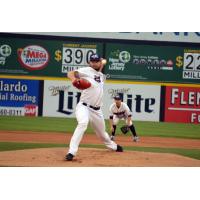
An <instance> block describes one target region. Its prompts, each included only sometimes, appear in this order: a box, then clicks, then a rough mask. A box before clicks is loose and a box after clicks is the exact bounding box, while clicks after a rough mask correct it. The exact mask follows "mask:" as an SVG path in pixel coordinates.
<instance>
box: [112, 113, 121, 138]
mask: <svg viewBox="0 0 200 200" xmlns="http://www.w3.org/2000/svg"><path fill="white" fill-rule="evenodd" d="M118 122H119V118H118V117H117V116H116V115H114V116H113V131H112V133H111V137H110V139H111V140H113V141H114V140H115V132H116V129H117V124H118Z"/></svg>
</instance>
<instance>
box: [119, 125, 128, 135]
mask: <svg viewBox="0 0 200 200" xmlns="http://www.w3.org/2000/svg"><path fill="white" fill-rule="evenodd" d="M120 129H121V131H122V133H123V134H126V133H128V132H129V127H128V126H127V125H125V126H122V127H121V128H120Z"/></svg>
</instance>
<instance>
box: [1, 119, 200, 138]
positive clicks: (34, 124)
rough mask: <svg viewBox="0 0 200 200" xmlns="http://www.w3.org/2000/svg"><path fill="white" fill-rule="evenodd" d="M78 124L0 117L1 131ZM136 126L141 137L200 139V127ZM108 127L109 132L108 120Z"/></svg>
mask: <svg viewBox="0 0 200 200" xmlns="http://www.w3.org/2000/svg"><path fill="white" fill-rule="evenodd" d="M76 124H77V122H76V120H75V119H71V118H55V117H52V118H51V117H35V118H34V117H0V130H19V131H20V130H24V131H39V132H41V131H45V132H73V131H74V128H75V127H76ZM121 125H122V123H121V122H120V124H119V125H118V128H117V133H120V131H119V127H120V126H121ZM134 125H135V127H136V131H137V132H138V134H139V135H140V136H159V137H175V138H190V139H200V125H195V124H180V123H164V122H141V121H136V122H134ZM106 127H107V131H109V128H108V121H107V120H106ZM87 132H88V133H92V132H93V131H92V129H91V128H90V127H88V130H87Z"/></svg>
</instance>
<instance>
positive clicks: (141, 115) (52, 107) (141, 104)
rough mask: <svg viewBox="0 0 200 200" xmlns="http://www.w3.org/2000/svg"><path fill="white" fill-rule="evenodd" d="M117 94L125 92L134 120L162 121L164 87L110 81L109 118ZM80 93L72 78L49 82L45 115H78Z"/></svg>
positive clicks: (106, 102)
mask: <svg viewBox="0 0 200 200" xmlns="http://www.w3.org/2000/svg"><path fill="white" fill-rule="evenodd" d="M116 93H121V94H122V95H123V101H124V102H125V103H127V104H128V106H129V108H130V109H131V111H132V113H133V120H141V121H159V117H160V86H154V85H133V84H114V83H106V84H105V86H104V99H103V102H104V105H103V107H102V110H103V113H104V117H105V119H108V118H109V107H110V105H111V104H112V103H113V96H114V95H115V94H116ZM80 95H81V91H80V90H77V89H75V88H74V87H73V86H72V85H71V82H70V81H48V80H47V81H45V83H44V100H43V116H50V117H68V118H74V117H75V113H74V112H75V108H76V105H77V103H78V102H79V99H80Z"/></svg>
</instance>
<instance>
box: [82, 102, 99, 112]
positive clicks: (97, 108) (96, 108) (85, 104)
mask: <svg viewBox="0 0 200 200" xmlns="http://www.w3.org/2000/svg"><path fill="white" fill-rule="evenodd" d="M83 105H84V106H87V107H90V108H92V109H93V110H100V107H94V106H91V105H88V104H87V103H83Z"/></svg>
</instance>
